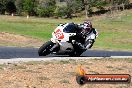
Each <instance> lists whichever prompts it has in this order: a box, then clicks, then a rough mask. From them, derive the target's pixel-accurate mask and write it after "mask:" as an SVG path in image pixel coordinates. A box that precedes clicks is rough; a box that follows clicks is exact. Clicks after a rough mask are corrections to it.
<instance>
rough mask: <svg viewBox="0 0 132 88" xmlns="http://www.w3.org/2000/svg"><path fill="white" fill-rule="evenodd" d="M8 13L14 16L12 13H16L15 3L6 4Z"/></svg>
mask: <svg viewBox="0 0 132 88" xmlns="http://www.w3.org/2000/svg"><path fill="white" fill-rule="evenodd" d="M6 11H7V12H8V13H9V14H12V13H15V12H16V6H15V4H14V2H12V1H9V2H7V4H6Z"/></svg>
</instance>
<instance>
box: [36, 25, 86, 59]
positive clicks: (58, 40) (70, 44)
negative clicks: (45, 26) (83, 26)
mask: <svg viewBox="0 0 132 88" xmlns="http://www.w3.org/2000/svg"><path fill="white" fill-rule="evenodd" d="M78 40H79V39H78V38H77V30H76V28H75V25H74V24H73V23H67V24H60V25H59V26H58V27H57V28H56V29H55V30H54V32H53V33H52V38H51V39H50V40H49V41H48V42H46V43H45V44H43V45H42V46H41V47H40V48H39V50H38V54H39V56H46V55H49V54H57V55H69V56H80V55H81V54H82V53H83V52H84V51H86V49H82V48H81V47H80V46H78V44H77V41H78Z"/></svg>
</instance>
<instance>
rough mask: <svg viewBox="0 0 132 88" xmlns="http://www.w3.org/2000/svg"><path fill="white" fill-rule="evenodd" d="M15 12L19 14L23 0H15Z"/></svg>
mask: <svg viewBox="0 0 132 88" xmlns="http://www.w3.org/2000/svg"><path fill="white" fill-rule="evenodd" d="M15 5H16V10H17V14H18V15H21V13H22V9H23V0H15Z"/></svg>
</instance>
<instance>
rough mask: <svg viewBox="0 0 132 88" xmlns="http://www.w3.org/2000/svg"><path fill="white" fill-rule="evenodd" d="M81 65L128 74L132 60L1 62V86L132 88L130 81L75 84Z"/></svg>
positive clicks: (91, 71) (99, 71)
mask: <svg viewBox="0 0 132 88" xmlns="http://www.w3.org/2000/svg"><path fill="white" fill-rule="evenodd" d="M79 65H82V66H83V67H84V69H85V70H86V72H87V73H88V74H130V75H132V69H131V68H132V58H131V59H106V58H104V59H103V60H102V59H93V60H61V61H46V62H42V61H41V62H32V61H30V62H26V63H18V64H6V65H1V70H0V88H132V83H131V84H85V85H83V86H80V85H78V84H77V83H76V80H75V78H76V72H77V68H78V66H79Z"/></svg>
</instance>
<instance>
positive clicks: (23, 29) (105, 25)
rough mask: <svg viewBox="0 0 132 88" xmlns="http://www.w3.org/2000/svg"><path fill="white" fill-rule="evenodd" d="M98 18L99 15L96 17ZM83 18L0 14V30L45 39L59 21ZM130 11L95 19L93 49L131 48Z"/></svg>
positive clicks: (131, 22) (78, 20)
mask: <svg viewBox="0 0 132 88" xmlns="http://www.w3.org/2000/svg"><path fill="white" fill-rule="evenodd" d="M98 18H99V17H98ZM84 19H85V18H84V17H81V18H74V19H52V18H35V17H31V18H29V19H26V18H25V17H11V16H0V32H9V33H14V34H19V35H24V36H30V37H33V38H37V39H39V40H44V41H47V40H49V39H50V38H51V33H52V32H53V30H54V29H55V28H56V27H57V25H58V24H59V23H66V22H75V23H81V22H83V20H84ZM131 24H132V13H131V12H130V11H128V12H127V14H126V15H122V16H119V17H113V18H112V19H110V18H105V17H103V19H100V18H99V19H95V20H93V25H94V27H95V28H97V30H98V31H99V36H98V38H97V40H96V42H95V44H94V47H93V48H94V49H110V50H130V51H131V50H132V28H131Z"/></svg>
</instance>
